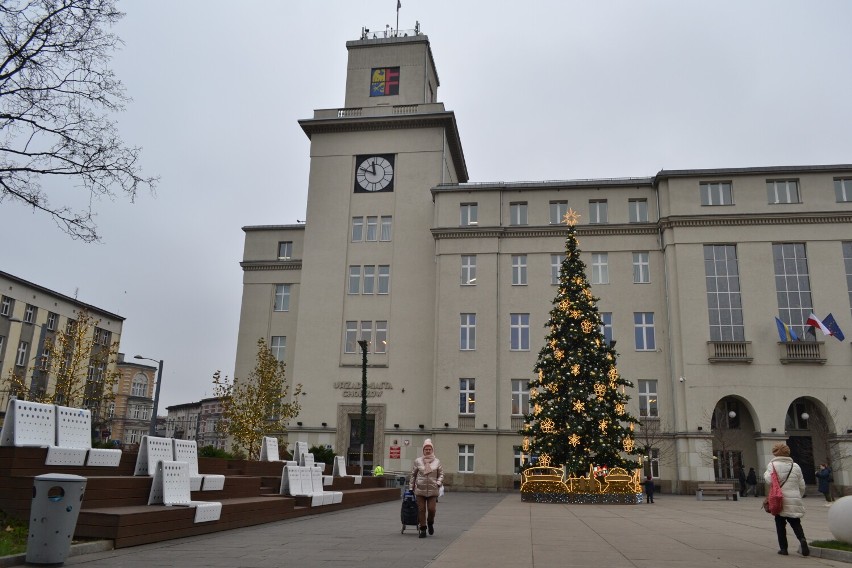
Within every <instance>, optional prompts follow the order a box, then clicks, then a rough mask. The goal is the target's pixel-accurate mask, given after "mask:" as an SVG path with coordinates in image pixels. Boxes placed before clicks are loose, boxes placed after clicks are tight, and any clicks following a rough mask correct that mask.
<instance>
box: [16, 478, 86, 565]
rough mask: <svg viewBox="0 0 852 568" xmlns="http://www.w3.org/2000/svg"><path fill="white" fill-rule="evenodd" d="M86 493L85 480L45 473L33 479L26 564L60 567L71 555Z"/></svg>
mask: <svg viewBox="0 0 852 568" xmlns="http://www.w3.org/2000/svg"><path fill="white" fill-rule="evenodd" d="M85 491H86V478H85V477H80V476H79V475H69V474H65V473H46V474H44V475H39V476H37V477H36V478H35V483H34V484H33V501H32V503H31V505H30V532H29V539H28V540H27V563H28V564H62V563H63V562H65V559H66V558H67V557H68V553H69V552H70V551H71V539H72V537H73V536H74V529H75V528H76V527H77V517H78V516H79V515H80V506H81V504H82V503H83V493H85Z"/></svg>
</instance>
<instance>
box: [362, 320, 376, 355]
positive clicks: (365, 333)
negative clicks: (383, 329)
mask: <svg viewBox="0 0 852 568" xmlns="http://www.w3.org/2000/svg"><path fill="white" fill-rule="evenodd" d="M361 340H362V341H366V342H367V343H368V344H372V343H373V322H372V321H362V322H361ZM369 350H370V347H369V345H368V346H367V351H369Z"/></svg>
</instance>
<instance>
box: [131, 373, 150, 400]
mask: <svg viewBox="0 0 852 568" xmlns="http://www.w3.org/2000/svg"><path fill="white" fill-rule="evenodd" d="M130 395H131V396H147V395H148V377H146V376H145V374H144V373H136V376H135V377H133V388H132V390H131V391H130Z"/></svg>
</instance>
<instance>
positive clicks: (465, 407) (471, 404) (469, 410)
mask: <svg viewBox="0 0 852 568" xmlns="http://www.w3.org/2000/svg"><path fill="white" fill-rule="evenodd" d="M459 414H476V379H459Z"/></svg>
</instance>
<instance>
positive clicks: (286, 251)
mask: <svg viewBox="0 0 852 568" xmlns="http://www.w3.org/2000/svg"><path fill="white" fill-rule="evenodd" d="M291 258H293V241H281V242H280V243H278V260H290V259H291Z"/></svg>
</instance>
